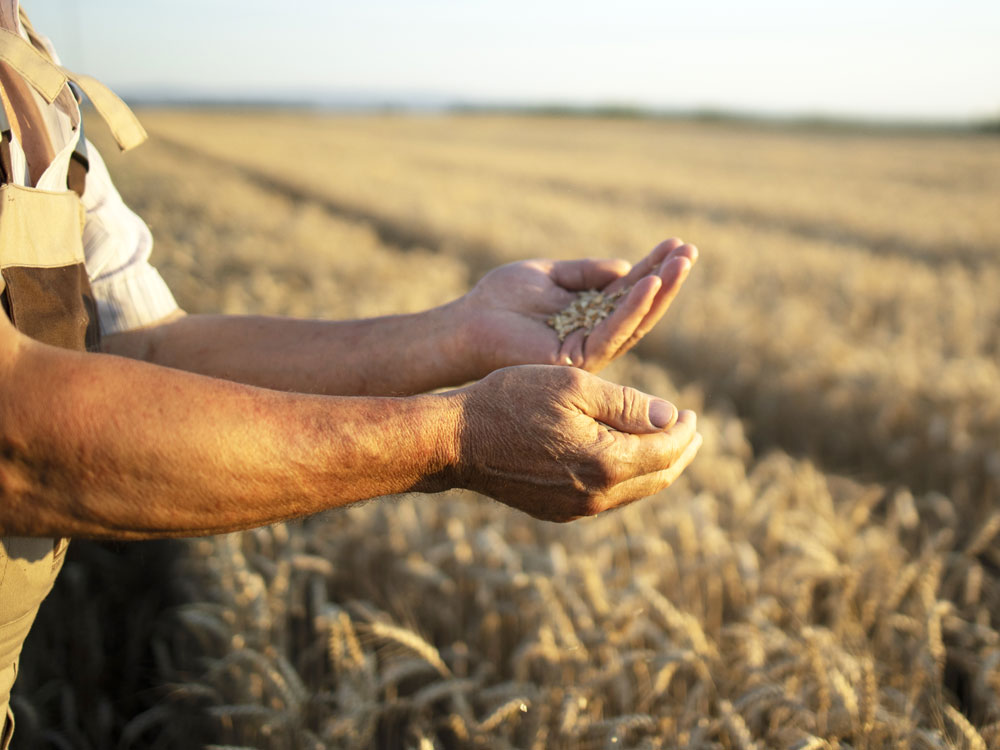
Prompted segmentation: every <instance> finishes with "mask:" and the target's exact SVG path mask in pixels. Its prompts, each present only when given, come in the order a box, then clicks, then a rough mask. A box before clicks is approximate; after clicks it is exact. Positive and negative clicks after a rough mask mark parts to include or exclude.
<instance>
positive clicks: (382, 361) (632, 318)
mask: <svg viewBox="0 0 1000 750" xmlns="http://www.w3.org/2000/svg"><path fill="white" fill-rule="evenodd" d="M696 258H697V251H696V250H695V249H694V248H693V247H692V246H690V245H685V244H683V243H681V242H680V241H679V240H669V241H667V242H665V243H662V244H661V245H659V246H658V247H657V248H656V249H654V250H653V251H652V253H651V254H650V255H649V256H648V257H647V258H646V259H644V260H643V261H641V262H640V263H638V264H637V265H636V267H635V268H630V267H629V266H628V264H627V263H624V262H622V261H609V260H586V261H569V262H551V261H528V262H524V263H518V264H512V265H509V266H504V267H502V268H500V269H497V270H495V271H493V272H492V273H490V274H487V275H486V276H485V277H484V278H483V279H482V280H481V281H480V283H479V284H477V285H476V287H475V288H474V289H473V290H472V291H470V292H469V293H468V294H467V295H465V296H463V297H462V298H460V299H458V300H455V301H454V302H452V303H449V304H447V305H444V306H442V307H439V308H434V309H432V310H428V311H426V312H423V313H417V314H413V315H403V316H390V317H385V318H377V319H370V320H360V321H339V322H327V321H303V320H292V319H282V318H265V317H231V316H195V315H192V316H184V315H178V316H174V317H172V318H171V319H170V320H167V321H164V322H163V323H162V324H160V325H155V326H151V327H149V328H146V329H142V330H139V331H133V332H130V333H127V334H122V335H118V336H111V337H108V339H107V340H106V341H105V349H106V353H105V354H80V353H75V352H68V351H64V350H60V349H55V348H52V347H48V346H45V345H42V344H39V343H37V342H34V341H32V340H29V339H27V338H25V337H24V336H22V335H21V334H19V333H18V332H17V331H16V330H14V328H13V327H12V326H11V325H10V323H9V321H7V320H6V318H5V317H4V318H3V319H2V320H0V383H3V387H2V389H0V424H2V425H3V428H2V433H0V494H2V502H0V531H2V532H3V533H5V534H20V535H29V536H90V537H102V538H123V539H131V538H145V537H158V536H185V535H196V534H208V533H217V532H223V531H231V530H236V529H243V528H249V527H253V526H257V525H261V524H264V523H269V522H273V521H278V520H283V519H287V518H292V517H296V516H300V515H304V514H308V513H313V512H316V511H319V510H324V509H327V508H332V507H338V506H343V505H346V504H349V503H352V502H355V501H358V500H362V499H366V498H370V497H376V496H381V495H386V494H392V493H399V492H406V491H411V490H420V491H426V492H436V491H441V490H444V489H448V488H451V487H464V488H468V489H472V490H476V491H478V492H481V493H483V494H486V495H489V496H491V497H494V498H496V499H498V500H501V501H502V502H505V503H507V504H510V505H512V506H514V507H518V508H520V509H521V510H524V511H525V512H528V513H530V514H531V515H533V516H535V517H537V518H543V519H547V520H553V521H567V520H572V519H574V518H579V517H582V516H588V515H594V514H595V513H599V512H602V511H604V510H607V509H609V508H614V507H618V506H620V505H623V504H626V503H629V502H632V501H634V500H637V499H639V498H641V497H645V496H647V495H650V494H653V493H655V492H657V491H659V490H660V489H663V488H664V487H666V486H669V485H670V484H671V483H672V482H673V481H674V480H675V479H676V477H677V476H678V475H679V474H680V473H681V472H682V471H683V469H684V468H685V467H686V466H687V465H688V464H689V463H690V461H691V460H692V459H693V457H694V454H695V453H696V452H697V449H698V446H699V445H700V440H701V439H700V436H699V435H698V434H697V431H696V426H695V418H694V415H693V414H692V413H690V412H680V413H679V414H678V412H677V410H676V409H675V408H673V406H672V405H669V404H667V403H666V402H664V401H662V400H660V399H656V398H654V397H652V396H650V395H648V394H643V393H640V392H638V391H635V390H633V389H631V388H623V387H622V386H619V385H615V384H613V383H609V382H607V381H604V380H602V379H600V378H598V377H596V376H594V375H591V374H589V373H588V372H585V371H584V370H598V369H600V368H601V367H603V366H604V365H605V364H607V363H608V362H609V361H611V360H612V359H614V358H615V357H616V356H618V355H620V354H621V353H622V352H624V351H626V350H627V349H628V348H629V347H630V346H631V345H633V344H634V343H635V341H636V340H638V338H639V337H641V335H642V333H644V332H645V331H647V330H648V329H649V328H650V327H651V326H652V325H653V324H654V323H655V322H656V320H657V319H659V317H660V316H661V315H662V314H663V313H664V311H665V310H666V308H667V307H668V306H669V304H670V301H671V300H672V299H673V297H674V295H675V294H676V293H677V290H678V289H679V288H680V286H681V284H682V283H683V280H684V277H685V276H686V274H687V272H688V270H689V268H690V266H691V263H693V262H694V260H696ZM631 284H634V286H633V289H632V291H631V293H630V294H629V295H628V296H627V297H626V298H625V299H624V300H623V302H622V304H621V306H620V308H619V310H618V311H617V312H616V313H615V314H614V315H612V316H611V317H609V318H608V319H607V320H606V321H604V322H603V323H602V324H601V325H600V326H598V327H597V328H596V329H595V330H594V332H593V333H592V334H591V336H590V337H583V336H582V335H581V336H580V337H578V338H577V339H576V340H573V339H574V337H573V336H571V337H570V338H568V339H567V340H566V342H563V343H562V344H560V342H559V340H558V337H557V336H556V334H555V332H554V331H553V330H552V329H551V328H549V327H548V326H547V325H546V324H545V322H544V321H545V319H546V318H547V317H548V315H550V314H551V313H553V312H556V311H557V310H558V309H560V308H561V307H562V306H563V305H564V304H565V301H566V300H567V299H570V298H572V296H573V291H574V290H576V289H580V288H590V287H595V286H596V287H598V288H606V289H613V288H615V286H616V285H631ZM108 355H121V356H108ZM567 357H568V358H569V360H570V361H572V362H573V363H574V364H576V365H579V366H580V367H581V368H584V369H577V368H574V367H567V366H561V365H565V364H566V363H567ZM143 360H144V361H143ZM532 362H534V363H540V364H537V365H534V366H520V367H518V366H511V365H522V364H525V363H532ZM552 363H561V365H553V364H552ZM509 366H510V367H509ZM498 368H505V369H500V370H499V371H498V372H495V373H493V374H492V375H491V374H490V373H491V371H493V370H496V369H498ZM185 371H186V372H185ZM206 376H211V377H206ZM480 378H481V379H480ZM470 381H477V382H475V383H473V384H472V385H470V386H467V387H466V388H462V389H459V390H456V391H450V392H446V393H441V394H436V395H412V396H408V397H404V396H402V395H401V394H421V393H423V392H425V391H428V390H430V389H434V388H439V387H442V386H448V385H458V384H461V383H466V382H470Z"/></svg>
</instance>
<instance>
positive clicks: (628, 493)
mask: <svg viewBox="0 0 1000 750" xmlns="http://www.w3.org/2000/svg"><path fill="white" fill-rule="evenodd" d="M701 446H702V437H701V433H697V432H696V433H695V434H694V436H693V437H692V439H691V441H690V442H689V443H688V444H687V446H685V448H684V450H683V452H682V453H681V454H680V455H679V456H677V458H676V459H674V462H673V463H672V464H671V465H670V466H669V467H668V468H666V469H662V470H660V471H654V472H651V473H649V474H644V475H643V476H640V477H634V478H632V479H627V480H625V481H624V482H621V483H620V484H617V485H615V486H614V487H613V488H612V489H611V490H610V491H608V492H607V494H605V496H604V497H603V498H602V499H601V503H600V504H599V506H598V512H601V513H603V512H604V511H606V510H612V509H614V508H621V507H624V506H626V505H629V504H630V503H634V502H635V501H636V500H641V499H643V498H645V497H650V496H651V495H655V494H656V493H657V492H662V491H663V490H665V489H667V487H670V486H671V485H672V484H673V483H674V482H676V481H677V479H678V478H679V477H680V475H681V474H683V473H684V470H685V469H687V467H688V466H690V465H691V462H692V461H694V457H695V456H696V455H698V450H699V449H700V448H701Z"/></svg>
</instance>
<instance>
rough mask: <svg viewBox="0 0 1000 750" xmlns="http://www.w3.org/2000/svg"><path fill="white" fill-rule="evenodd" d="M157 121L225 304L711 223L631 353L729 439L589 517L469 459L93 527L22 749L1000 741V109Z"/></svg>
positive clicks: (627, 371) (462, 274)
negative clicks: (528, 506) (328, 500)
mask: <svg viewBox="0 0 1000 750" xmlns="http://www.w3.org/2000/svg"><path fill="white" fill-rule="evenodd" d="M143 119H144V122H145V123H146V125H147V127H148V129H149V130H150V132H151V134H152V136H153V140H152V142H151V143H150V144H148V145H146V146H144V147H143V148H142V149H141V150H139V151H137V152H135V153H134V154H132V155H128V156H125V157H117V156H113V155H111V154H110V153H109V151H110V148H109V146H108V145H106V143H104V142H102V145H103V150H104V152H105V154H106V156H107V157H108V160H109V167H110V168H111V170H112V173H113V174H114V175H115V177H116V180H117V182H118V185H119V188H120V189H121V191H122V193H123V195H125V197H126V200H127V201H128V202H129V203H130V205H132V206H133V207H134V208H135V209H136V210H137V211H138V212H139V213H140V214H141V215H142V216H143V217H144V218H146V220H147V221H148V222H149V224H150V225H151V227H152V228H153V231H154V235H155V237H156V242H157V246H156V254H155V256H154V260H155V262H156V263H157V265H158V267H159V268H160V269H161V271H162V273H163V275H164V277H165V278H166V279H167V281H168V283H169V284H170V285H171V287H172V288H173V289H174V291H175V294H176V295H177V297H178V299H179V301H180V302H181V304H182V306H184V307H185V308H186V309H188V310H189V311H192V312H215V311H222V312H228V313H246V312H264V313H273V314H284V315H296V316H321V317H333V318H343V317H359V316H370V315H380V314H386V313H393V312H406V311H412V310H417V309H421V308H424V307H427V306H430V305H435V304H438V303H442V302H445V301H447V300H449V299H452V298H454V297H455V296H458V295H460V294H462V293H463V292H464V291H465V290H466V289H467V288H468V287H469V286H470V285H471V284H472V283H474V282H475V280H476V279H477V278H478V277H479V276H480V275H482V273H483V272H485V271H486V270H488V269H489V268H491V267H493V266H494V265H497V264H500V263H504V262H507V261H510V260H515V259H520V258H527V257H539V256H548V257H560V258H568V257H578V256H588V255H589V256H605V255H620V256H622V257H625V258H628V259H630V260H636V259H637V258H638V257H641V256H642V255H643V254H645V252H647V251H648V249H649V248H650V247H652V246H653V245H654V244H655V243H656V242H658V241H659V240H661V239H663V238H665V237H667V236H670V235H679V236H682V237H684V238H685V239H687V240H689V241H692V242H695V243H696V244H698V246H699V247H700V249H701V252H702V255H701V260H700V262H699V264H698V266H697V267H696V269H695V272H694V273H693V274H692V276H691V279H690V281H689V282H688V284H687V286H686V288H685V290H684V291H683V293H682V296H681V298H680V299H679V300H678V302H677V303H676V304H675V306H674V308H673V309H672V310H671V311H670V313H669V317H668V319H667V320H665V321H664V322H663V323H661V325H660V327H659V329H658V330H657V331H655V332H654V333H653V334H651V335H650V336H649V337H648V338H647V340H646V341H645V342H644V344H643V345H642V346H641V347H640V348H639V349H638V350H637V352H636V353H635V354H632V355H629V356H627V357H626V358H625V359H624V360H623V361H621V362H619V363H616V364H615V365H614V366H613V367H612V368H611V369H610V370H609V371H607V372H606V373H604V376H605V377H607V378H609V379H613V380H618V381H620V382H625V383H628V384H631V385H635V386H637V387H639V388H642V389H644V390H648V391H650V392H652V393H656V394H658V395H662V396H665V397H667V398H669V399H671V400H673V401H674V402H675V403H677V404H679V405H680V406H681V407H686V408H694V409H696V410H698V411H699V414H700V419H699V427H700V429H701V431H702V432H703V434H704V436H705V444H704V447H703V448H702V451H701V453H700V454H699V456H698V458H697V459H696V461H695V463H694V464H693V465H692V467H691V468H690V469H689V471H688V472H687V473H686V474H685V476H684V477H683V478H682V480H681V481H680V482H679V483H678V484H677V485H675V486H674V487H673V488H671V489H670V490H669V491H667V492H665V493H663V494H661V495H660V496H657V497H654V498H650V499H648V500H646V501H644V502H642V503H637V504H635V505H632V506H630V507H629V508H627V509H624V510H622V511H620V512H616V513H613V514H610V515H607V516H604V517H599V518H597V519H593V520H588V521H582V522H577V523H575V524H572V525H569V526H554V525H548V524H545V523H542V522H537V521H534V520H532V519H530V518H528V517H527V516H523V515H520V514H518V513H516V512H514V511H510V510H508V509H507V508H505V507H503V506H499V505H497V504H496V503H493V502H491V501H486V500H483V499H482V498H477V497H475V496H472V495H469V494H467V493H448V494H446V495H441V496H407V497H404V498H394V499H387V500H380V501H378V502H374V503H368V504H365V505H362V506H359V507H354V508H351V509H349V510H346V511H342V512H336V513H329V514H321V515H319V516H316V517H312V518H309V519H305V520H302V521H299V522H295V523H289V524H284V525H280V526H275V527H270V528H265V529H259V530H256V531H251V532H246V533H242V534H234V535H229V536H224V537H215V538H206V539H200V540H192V541H189V542H180V543H162V544H156V545H128V546H124V547H110V548H109V547H107V546H100V545H87V544H84V543H79V544H76V545H74V546H73V547H71V556H70V558H69V560H68V562H67V564H66V568H65V572H64V574H63V576H62V577H61V579H60V581H59V583H58V584H57V590H56V592H55V593H54V594H53V596H52V597H50V600H49V601H48V602H47V603H46V605H45V607H44V608H43V614H42V615H41V618H40V621H39V625H38V627H37V628H36V632H34V633H33V634H32V636H31V638H30V639H29V643H28V646H27V648H26V653H25V656H24V659H23V663H22V673H21V677H20V681H19V684H18V686H17V689H16V690H15V703H14V706H15V710H17V711H18V717H19V718H18V727H19V728H18V739H17V742H15V747H23V748H65V747H69V748H105V747H121V748H175V747H177V748H181V747H196V746H231V747H253V748H268V749H269V750H270V749H273V750H279V749H283V748H325V747H335V748H341V747H343V748H368V747H379V748H397V747H405V748H420V750H424V748H465V747H482V748H504V747H513V748H605V747H607V748H629V747H633V748H658V747H664V748H666V747H690V748H740V749H741V750H745V749H746V748H769V747H787V748H797V749H798V750H805V749H806V748H838V747H839V748H882V747H897V748H986V747H997V746H1000V633H998V629H997V628H998V620H1000V572H998V571H1000V545H998V542H997V537H998V534H1000V502H998V501H1000V333H998V331H1000V211H998V210H997V207H998V205H1000V139H997V138H996V137H986V136H971V135H970V136H962V135H940V134H915V133H908V134H899V133H888V132H858V131H810V130H805V129H780V128H766V127H762V126H758V127H751V126H741V125H733V124H718V123H714V124H690V123H669V122H646V121H613V120H605V121H602V120H592V121H591V120H568V119H551V120H550V119H541V118H500V117H472V116H469V117H443V116H442V117H439V116H433V117H432V116H424V117H402V116H384V117H367V116H366V117H361V116H355V117H332V116H320V115H317V114H314V113H308V114H297V113H288V112H284V113H256V112H240V113H231V114H230V113H187V112H176V111H151V112H146V113H144V116H143ZM98 130H99V126H95V127H94V128H92V130H91V132H95V131H98ZM143 571H145V572H143ZM69 622H73V623H75V624H74V625H73V627H72V628H69V627H68V626H67V623H69ZM18 743H20V744H18Z"/></svg>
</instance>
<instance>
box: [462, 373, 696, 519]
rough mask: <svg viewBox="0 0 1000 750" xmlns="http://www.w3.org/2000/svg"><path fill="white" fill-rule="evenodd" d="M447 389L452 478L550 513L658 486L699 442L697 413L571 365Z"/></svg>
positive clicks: (578, 510) (579, 513)
mask: <svg viewBox="0 0 1000 750" xmlns="http://www.w3.org/2000/svg"><path fill="white" fill-rule="evenodd" d="M452 395H453V397H455V398H457V399H460V402H461V405H460V411H461V415H462V417H461V420H460V428H459V449H458V466H457V470H456V472H457V476H458V481H457V484H458V486H462V487H465V488H467V489H472V490H475V491H477V492H480V493H482V494H484V495H489V496H490V497H493V498H495V499H497V500H499V501H501V502H503V503H505V504H507V505H510V506H512V507H515V508H518V509H520V510H522V511H524V512H526V513H529V514H530V515H532V516H534V517H536V518H540V519H543V520H547V521H571V520H573V519H576V518H580V517H583V516H592V515H595V514H597V513H601V512H603V511H605V510H608V509H611V508H616V507H619V506H622V505H625V504H627V503H630V502H633V501H635V500H638V499H640V498H643V497H647V496H649V495H652V494H655V493H656V492H659V491H660V490H662V489H664V488H665V487H668V486H670V484H672V483H673V482H674V481H675V480H676V479H677V477H678V476H680V474H681V472H683V471H684V469H685V468H686V467H687V466H688V464H690V463H691V461H692V459H693V458H694V456H695V454H696V453H697V452H698V448H699V447H700V446H701V435H699V434H698V432H697V429H696V428H697V420H696V417H695V414H694V412H690V411H682V412H679V413H678V412H677V410H676V409H675V408H674V406H673V405H672V404H670V403H668V402H666V401H663V400H662V399H658V398H654V397H652V396H650V395H648V394H645V393H642V392H640V391H637V390H635V389H633V388H628V387H623V386H620V385H615V384H613V383H609V382H608V381H606V380H602V379H601V378H598V377H597V376H595V375H591V374H589V373H586V372H583V371H582V370H578V369H575V368H569V367H551V366H541V365H536V366H524V367H509V368H504V369H501V370H497V371H495V372H494V373H492V374H491V375H489V376H488V377H486V378H484V379H483V380H481V381H479V382H478V383H475V384H474V385H471V386H469V387H467V388H464V389H462V390H459V391H455V392H453V394H452Z"/></svg>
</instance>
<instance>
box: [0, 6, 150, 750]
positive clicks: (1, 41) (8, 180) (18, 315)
mask: <svg viewBox="0 0 1000 750" xmlns="http://www.w3.org/2000/svg"><path fill="white" fill-rule="evenodd" d="M22 20H24V19H23V17H22ZM26 29H27V31H28V33H29V36H31V38H32V41H35V40H36V38H35V36H34V33H33V31H32V30H31V28H30V26H28V25H27V24H26ZM36 46H38V45H37V42H36ZM36 46H33V45H32V44H31V43H29V42H27V41H25V40H24V39H22V38H21V37H20V36H17V35H16V34H12V33H10V32H7V31H5V30H3V29H0V61H3V62H5V63H7V65H8V66H9V67H10V68H12V69H13V70H14V71H16V74H17V75H19V76H20V77H21V79H23V81H24V82H25V83H26V84H28V85H30V86H31V87H32V88H33V89H34V91H36V92H37V93H38V95H40V96H41V98H42V99H43V100H44V102H45V103H47V104H48V105H52V104H53V102H56V103H57V104H59V105H61V106H63V107H64V111H67V110H68V109H69V108H72V111H73V113H74V115H75V118H74V120H75V122H76V123H77V125H76V132H75V133H74V136H73V137H74V138H75V140H76V144H77V145H76V148H75V150H74V153H73V154H72V156H71V158H70V159H69V161H68V162H67V163H66V165H65V169H66V177H65V179H61V178H60V180H61V184H62V185H63V186H66V187H67V189H61V190H41V189H36V188H33V187H25V186H23V185H20V184H15V175H13V174H12V170H14V169H15V165H14V163H13V161H12V159H11V147H12V132H11V127H10V120H9V117H10V115H11V113H8V112H7V111H6V110H5V107H4V106H0V131H2V136H3V140H2V142H0V182H2V183H3V184H2V186H0V302H2V305H3V311H4V313H5V314H6V315H7V316H8V317H9V318H10V320H11V322H12V323H13V324H14V326H15V327H16V328H17V329H18V330H19V331H21V332H22V333H24V334H25V335H27V336H30V337H31V338H33V339H37V340H38V341H42V342H44V343H46V344H51V345H53V346H59V347H64V348H67V349H76V350H81V351H82V350H85V349H90V350H93V349H95V348H96V347H97V346H98V344H99V330H98V325H97V314H96V308H95V305H94V300H93V296H92V295H91V291H90V282H89V281H88V278H87V271H86V268H85V267H84V256H83V242H82V235H83V223H84V217H85V212H84V209H83V205H82V203H81V201H80V196H82V194H83V188H84V181H85V177H86V166H87V163H86V144H85V140H84V138H83V127H82V124H80V121H79V110H78V108H77V106H76V99H75V97H74V96H73V92H71V89H70V86H69V85H68V82H69V81H73V82H74V83H76V84H77V85H78V86H79V87H80V88H82V89H83V90H84V91H85V92H86V93H87V95H88V97H89V98H90V99H91V101H92V102H93V103H94V106H95V108H96V109H97V110H98V112H99V113H100V114H101V115H102V116H103V117H104V119H105V120H106V121H107V122H108V124H109V125H110V126H111V130H112V132H113V133H114V135H115V137H116V139H117V140H118V143H119V145H120V146H121V147H122V148H123V149H125V148H130V147H132V146H135V145H138V143H141V142H142V140H143V139H144V138H145V133H144V131H143V130H142V127H141V126H140V125H139V123H138V121H137V120H135V117H134V116H133V115H132V113H131V112H130V111H128V109H127V108H126V107H125V105H124V104H123V103H122V102H121V100H119V99H118V98H117V97H115V96H114V94H112V93H111V92H110V91H108V90H107V89H106V88H104V87H103V86H102V85H101V84H99V83H97V82H96V81H94V80H93V79H90V78H87V77H83V76H76V75H74V74H72V73H69V72H68V71H66V70H64V69H62V68H60V67H58V66H57V65H55V64H54V63H53V62H52V60H51V59H50V58H49V57H48V56H47V55H45V54H43V53H42V52H40V51H39V50H38V49H36ZM3 98H4V100H5V102H6V103H7V104H8V106H9V102H10V97H8V96H6V95H5V96H4V97H3ZM15 145H16V144H15ZM69 187H72V188H73V189H68V188H69ZM53 416H54V418H58V415H53ZM0 501H2V499H0ZM68 543H69V540H68V539H42V538H27V537H14V536H3V537H0V750H6V749H7V748H8V746H9V744H10V738H11V734H12V733H13V730H14V723H13V716H12V714H11V713H10V709H9V702H10V690H11V686H12V685H13V683H14V679H15V677H16V676H17V665H18V658H19V657H20V654H21V647H22V645H23V643H24V639H25V637H26V636H27V635H28V631H29V630H30V629H31V625H32V623H33V622H34V620H35V615H36V614H37V613H38V608H39V605H40V604H41V602H42V600H43V599H44V598H45V596H46V595H47V594H48V593H49V591H50V589H51V588H52V584H53V583H54V581H55V578H56V575H57V574H58V573H59V570H60V568H61V567H62V563H63V557H64V556H65V554H66V547H67V545H68ZM5 716H6V719H5V718H4V717H5Z"/></svg>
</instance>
